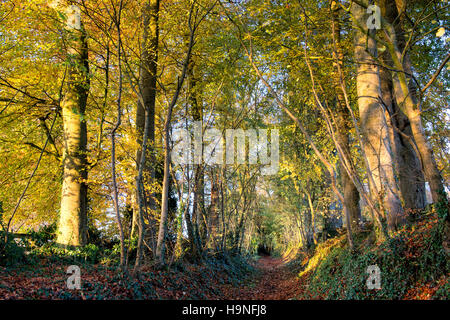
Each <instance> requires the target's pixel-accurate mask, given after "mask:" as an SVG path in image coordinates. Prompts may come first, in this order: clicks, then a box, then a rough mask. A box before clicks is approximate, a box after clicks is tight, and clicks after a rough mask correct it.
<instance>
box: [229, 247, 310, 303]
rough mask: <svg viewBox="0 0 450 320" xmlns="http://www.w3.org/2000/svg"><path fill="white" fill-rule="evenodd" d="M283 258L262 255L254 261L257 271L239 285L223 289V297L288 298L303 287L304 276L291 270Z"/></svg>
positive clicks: (295, 295)
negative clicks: (253, 275)
mask: <svg viewBox="0 0 450 320" xmlns="http://www.w3.org/2000/svg"><path fill="white" fill-rule="evenodd" d="M286 262H287V261H285V260H284V259H283V258H275V257H271V256H262V257H261V258H260V259H258V260H257V261H256V263H255V267H256V268H257V270H258V271H259V272H257V273H256V275H255V277H252V278H251V279H250V280H249V281H247V282H246V283H245V284H243V285H242V286H239V287H231V288H230V290H223V291H224V293H225V296H224V298H225V299H230V300H231V299H233V300H289V299H293V298H295V297H297V296H298V295H299V294H300V293H301V292H302V291H303V290H304V288H305V286H306V285H305V283H303V282H304V281H303V280H304V278H299V277H298V274H296V273H295V272H294V271H292V270H291V269H290V268H289V267H288V266H287V264H286Z"/></svg>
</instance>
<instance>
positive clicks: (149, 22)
mask: <svg viewBox="0 0 450 320" xmlns="http://www.w3.org/2000/svg"><path fill="white" fill-rule="evenodd" d="M142 16H143V18H142V19H143V35H142V37H143V38H142V54H141V65H140V77H139V91H140V94H141V95H142V101H141V100H139V101H138V105H137V111H136V131H137V143H138V145H139V146H142V140H143V137H144V130H145V122H146V121H147V122H148V127H147V128H148V129H147V130H148V132H147V137H148V147H147V148H146V150H142V148H140V149H138V150H137V153H136V163H137V164H138V168H137V170H138V171H139V165H140V163H141V161H140V159H141V157H142V152H145V153H146V161H145V162H144V170H143V178H144V181H147V183H148V184H151V183H152V181H153V180H154V178H155V156H154V151H153V150H154V144H155V101H156V78H157V62H158V39H159V24H158V17H159V0H150V1H147V3H146V4H145V5H144V8H143V10H142ZM146 111H147V112H146ZM148 151H149V152H148ZM148 184H147V185H148ZM145 191H146V190H145V189H144V193H145ZM147 191H148V190H147ZM138 197H139V195H138V196H137V197H136V198H137V199H138ZM154 204H155V201H154V199H153V193H151V192H150V194H148V197H146V200H145V207H146V208H151V209H155V208H154ZM140 214H143V212H141V213H139V211H135V212H134V215H133V226H132V235H134V234H135V233H136V227H137V225H138V221H139V215H140Z"/></svg>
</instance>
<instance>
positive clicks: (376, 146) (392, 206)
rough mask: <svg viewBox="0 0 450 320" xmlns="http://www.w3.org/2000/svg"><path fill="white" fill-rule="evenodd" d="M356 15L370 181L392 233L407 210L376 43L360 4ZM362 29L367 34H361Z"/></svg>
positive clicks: (360, 99)
mask: <svg viewBox="0 0 450 320" xmlns="http://www.w3.org/2000/svg"><path fill="white" fill-rule="evenodd" d="M351 9H352V15H353V17H354V19H355V21H356V25H355V33H354V43H355V60H356V63H357V78H356V82H357V95H358V107H359V115H360V121H361V131H362V135H363V137H362V139H363V146H362V147H363V148H364V152H365V155H366V157H367V160H368V162H369V168H367V170H370V174H371V175H372V177H373V181H372V180H369V185H370V188H371V194H372V195H373V196H375V197H376V198H377V199H378V200H379V201H378V202H379V203H380V204H381V205H382V206H383V207H384V210H385V214H386V215H387V216H386V218H387V222H388V226H389V228H390V230H393V229H394V228H395V226H396V224H397V220H398V218H399V217H400V216H402V215H403V208H402V204H401V201H400V198H399V196H398V187H397V185H396V181H395V176H394V161H395V159H394V158H393V155H392V148H391V143H390V139H389V128H388V125H387V122H386V118H385V114H384V108H383V105H382V103H381V101H380V98H381V90H380V77H379V70H378V66H377V63H376V62H375V60H374V58H373V57H376V55H377V47H376V42H375V40H374V39H373V38H372V37H370V36H368V35H367V34H368V33H370V32H372V30H367V26H366V19H365V11H366V9H365V8H363V7H361V6H359V5H358V4H356V3H353V4H352V8H351ZM360 28H362V29H363V30H361V29H360ZM380 227H382V226H380Z"/></svg>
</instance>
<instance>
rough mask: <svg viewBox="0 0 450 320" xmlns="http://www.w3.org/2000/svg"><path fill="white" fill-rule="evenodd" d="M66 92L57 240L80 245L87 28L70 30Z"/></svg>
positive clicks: (84, 188)
mask: <svg viewBox="0 0 450 320" xmlns="http://www.w3.org/2000/svg"><path fill="white" fill-rule="evenodd" d="M71 18H72V19H75V18H73V17H71V16H70V15H69V16H68V19H71ZM66 34H67V61H68V69H67V92H66V94H65V96H64V99H63V101H62V103H61V109H62V118H63V126H64V154H63V170H64V176H63V184H62V193H61V209H60V210H61V211H60V216H59V221H58V234H57V240H56V241H57V243H59V244H62V245H71V246H80V245H84V244H86V236H87V184H86V180H87V175H88V171H87V161H86V145H87V130H86V119H85V111H86V102H87V96H88V92H89V77H88V74H89V63H88V45H87V40H86V32H85V30H84V27H83V25H82V24H80V26H79V28H77V27H74V28H70V29H68V30H67V33H66Z"/></svg>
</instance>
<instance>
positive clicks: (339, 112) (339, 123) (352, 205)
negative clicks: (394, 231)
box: [331, 2, 361, 231]
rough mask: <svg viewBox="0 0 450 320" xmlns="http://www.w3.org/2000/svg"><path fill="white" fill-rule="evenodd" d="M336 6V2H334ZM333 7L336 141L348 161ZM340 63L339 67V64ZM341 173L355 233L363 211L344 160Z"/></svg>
mask: <svg viewBox="0 0 450 320" xmlns="http://www.w3.org/2000/svg"><path fill="white" fill-rule="evenodd" d="M333 4H335V2H333ZM333 4H332V7H331V14H332V19H333V22H332V23H333V25H332V26H333V30H332V31H333V39H334V43H335V54H336V57H335V58H336V61H335V62H334V64H335V70H334V74H333V82H334V88H335V94H336V110H335V115H336V116H335V118H336V141H337V142H338V144H339V145H340V147H341V149H342V152H343V153H344V154H345V156H346V157H347V158H348V159H351V153H350V147H351V146H350V140H349V134H350V128H351V120H350V114H349V111H348V109H347V106H346V103H345V97H344V92H343V91H342V88H341V85H342V81H343V82H344V83H345V81H344V79H340V77H341V75H340V74H341V73H340V72H339V70H342V68H343V58H344V54H343V51H342V46H341V43H340V24H339V11H338V10H339V9H338V8H339V7H338V6H337V5H336V6H335V5H333ZM338 63H339V66H337V64H338ZM339 173H340V178H341V186H342V190H343V196H344V202H345V203H344V208H346V209H347V210H348V216H349V217H350V218H351V227H352V229H353V231H357V230H358V229H359V221H360V218H361V210H360V207H359V192H358V189H357V188H356V186H355V184H354V183H353V181H352V179H351V177H350V176H349V175H348V173H347V170H345V167H344V163H343V159H340V161H339Z"/></svg>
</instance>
